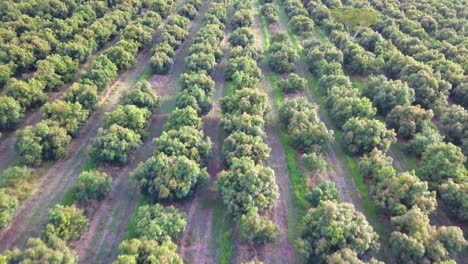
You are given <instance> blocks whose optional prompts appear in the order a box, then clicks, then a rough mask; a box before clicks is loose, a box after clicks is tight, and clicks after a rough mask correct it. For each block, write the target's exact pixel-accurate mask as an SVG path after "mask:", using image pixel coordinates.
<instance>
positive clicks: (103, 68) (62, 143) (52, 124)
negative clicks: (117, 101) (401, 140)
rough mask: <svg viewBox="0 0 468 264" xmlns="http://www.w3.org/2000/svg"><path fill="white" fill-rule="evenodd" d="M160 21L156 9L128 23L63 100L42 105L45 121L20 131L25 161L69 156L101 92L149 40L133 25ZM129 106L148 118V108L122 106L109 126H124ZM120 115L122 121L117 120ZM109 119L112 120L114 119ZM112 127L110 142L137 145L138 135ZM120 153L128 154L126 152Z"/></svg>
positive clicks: (147, 25)
mask: <svg viewBox="0 0 468 264" xmlns="http://www.w3.org/2000/svg"><path fill="white" fill-rule="evenodd" d="M159 22H160V16H159V15H158V14H157V13H154V12H153V11H148V12H146V13H145V14H143V15H142V16H141V17H140V18H139V19H137V20H136V21H135V22H134V23H130V24H129V25H127V27H125V29H124V32H125V33H126V34H124V35H122V37H121V40H120V41H119V42H118V43H117V44H116V46H113V47H111V48H109V49H107V50H106V51H105V52H104V53H103V54H101V55H99V56H98V57H97V58H96V60H95V61H94V62H93V64H92V65H91V66H90V67H89V69H88V70H87V71H86V72H85V73H83V74H82V76H81V78H80V80H79V81H78V82H77V83H75V84H73V85H72V87H71V88H70V89H69V90H68V91H67V92H66V93H65V94H64V96H63V97H62V98H61V99H58V100H56V101H54V102H52V103H51V104H46V105H45V106H44V107H43V109H42V110H43V118H44V120H43V121H42V122H40V123H39V124H37V125H36V126H27V127H26V128H25V129H23V130H20V131H18V132H17V142H16V145H15V146H16V150H17V152H18V153H19V154H20V156H21V157H22V159H23V161H24V162H25V163H27V164H32V165H39V164H41V163H42V162H43V161H44V160H55V159H59V158H62V157H64V156H65V155H66V153H67V146H68V144H69V142H70V140H71V137H76V136H78V133H79V130H80V129H81V127H82V126H83V125H84V124H85V122H86V120H87V119H88V117H89V114H90V113H91V112H92V111H93V110H94V108H95V107H96V103H97V100H98V94H99V93H100V92H102V91H103V90H104V89H105V88H106V87H107V86H108V85H110V83H111V82H112V81H113V80H115V79H116V78H117V75H118V74H117V71H118V70H119V69H126V68H128V67H130V66H132V65H133V64H134V63H135V62H136V55H137V52H138V49H139V48H140V47H142V46H143V45H144V44H145V43H147V40H145V39H144V38H140V37H141V36H140V35H139V34H130V32H132V28H134V27H143V28H145V29H146V30H152V31H154V28H155V27H156V26H157V23H159ZM137 41H142V42H141V43H140V42H137ZM119 67H120V68H119ZM146 90H148V91H150V90H151V89H150V88H146ZM152 96H154V95H150V97H152ZM126 108H131V109H130V110H134V111H132V112H131V113H128V114H129V115H132V117H135V116H140V117H141V116H143V117H145V118H149V113H148V111H149V110H140V111H138V109H136V107H135V106H122V108H119V109H120V112H118V113H116V114H115V116H114V121H109V122H107V123H108V124H109V127H110V126H111V125H112V124H113V123H116V124H119V125H121V126H122V125H124V126H125V124H122V123H123V122H125V118H126V117H124V116H125V115H127V113H124V112H125V110H128V109H126ZM119 113H120V114H119ZM119 118H120V119H121V120H116V119H119ZM108 119H109V120H111V118H108ZM119 122H120V123H119ZM127 122H140V123H141V122H142V121H141V119H140V120H133V121H129V120H127ZM111 123H112V124H111ZM133 125H135V124H133ZM137 125H139V126H140V128H141V126H144V124H137ZM137 125H135V126H137ZM112 130H113V131H114V135H113V137H112V136H109V137H110V138H108V140H109V141H113V142H115V141H116V140H117V142H120V140H121V139H122V138H126V139H128V140H129V145H130V146H128V148H129V149H132V148H135V147H136V146H137V144H136V143H137V142H139V138H137V137H138V136H136V135H134V134H132V133H131V131H127V130H125V127H115V128H113V129H112ZM140 131H141V130H140ZM101 134H102V133H101ZM116 138H117V139H116ZM118 145H120V144H118ZM122 145H124V144H122ZM135 145H136V146H135ZM94 147H95V148H96V147H99V146H94ZM111 147H112V146H111ZM113 147H114V148H115V147H116V146H115V145H114V146H113ZM123 147H125V146H123ZM119 154H120V153H119ZM121 154H122V155H125V153H121ZM109 155H112V154H109Z"/></svg>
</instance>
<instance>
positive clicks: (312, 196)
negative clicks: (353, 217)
mask: <svg viewBox="0 0 468 264" xmlns="http://www.w3.org/2000/svg"><path fill="white" fill-rule="evenodd" d="M306 198H307V200H309V201H310V203H311V204H312V206H315V207H317V206H318V205H319V204H320V202H321V201H337V202H339V201H340V200H341V199H340V192H339V190H338V187H336V183H335V182H334V181H330V180H326V181H323V182H321V183H320V184H319V185H317V186H316V187H314V189H312V190H311V191H310V192H308V193H307V194H306Z"/></svg>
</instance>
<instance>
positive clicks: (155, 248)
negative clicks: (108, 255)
mask: <svg viewBox="0 0 468 264" xmlns="http://www.w3.org/2000/svg"><path fill="white" fill-rule="evenodd" d="M129 263H132V264H133V263H135V264H143V263H170V264H183V263H184V261H183V260H182V258H181V257H179V255H177V245H176V244H174V243H173V242H171V241H167V242H163V243H158V242H157V241H155V240H151V239H146V238H141V239H138V238H133V239H130V240H124V241H123V242H122V243H121V244H120V246H119V255H118V256H117V260H116V261H114V262H113V264H129Z"/></svg>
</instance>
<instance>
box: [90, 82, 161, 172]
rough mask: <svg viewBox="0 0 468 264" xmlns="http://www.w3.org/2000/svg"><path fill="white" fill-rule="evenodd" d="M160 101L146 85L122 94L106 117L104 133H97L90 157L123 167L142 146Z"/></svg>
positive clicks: (138, 84) (151, 88) (101, 130)
mask: <svg viewBox="0 0 468 264" xmlns="http://www.w3.org/2000/svg"><path fill="white" fill-rule="evenodd" d="M159 104H160V98H159V97H158V96H157V95H156V93H155V92H154V89H153V87H152V86H151V84H150V83H149V82H147V81H141V82H138V83H137V84H136V85H135V87H134V88H133V89H132V90H130V91H128V92H125V93H124V94H123V96H122V98H121V100H120V104H119V105H118V107H117V108H116V109H115V110H114V111H112V112H110V113H106V116H105V118H104V129H102V128H101V129H100V130H99V132H98V136H97V137H96V139H95V141H94V143H93V145H92V147H91V149H90V154H91V156H92V157H93V158H94V159H95V160H97V161H99V162H110V163H117V164H125V163H127V162H128V161H129V158H130V154H131V152H132V151H134V150H136V149H137V148H138V147H139V146H141V143H142V138H143V137H145V136H146V135H147V128H148V126H149V123H150V120H151V117H152V115H153V113H154V112H155V111H156V110H157V109H158V107H159Z"/></svg>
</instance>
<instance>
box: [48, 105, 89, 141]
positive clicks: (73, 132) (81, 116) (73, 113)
mask: <svg viewBox="0 0 468 264" xmlns="http://www.w3.org/2000/svg"><path fill="white" fill-rule="evenodd" d="M42 116H43V118H44V119H50V120H52V121H56V122H57V123H58V124H59V126H60V127H63V128H65V130H67V133H68V134H69V135H70V136H72V137H76V136H77V135H78V133H79V131H80V129H81V128H82V127H83V126H84V124H85V123H86V120H87V119H88V116H89V111H88V110H86V109H83V107H82V106H81V104H80V103H78V102H77V103H69V102H66V101H62V100H55V101H53V102H52V103H46V104H45V105H44V106H43V107H42Z"/></svg>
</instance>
